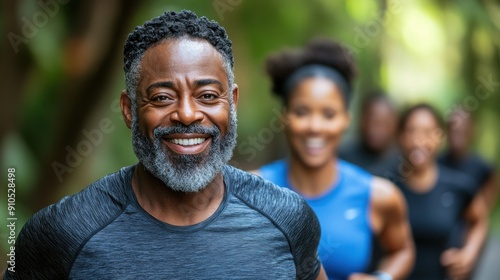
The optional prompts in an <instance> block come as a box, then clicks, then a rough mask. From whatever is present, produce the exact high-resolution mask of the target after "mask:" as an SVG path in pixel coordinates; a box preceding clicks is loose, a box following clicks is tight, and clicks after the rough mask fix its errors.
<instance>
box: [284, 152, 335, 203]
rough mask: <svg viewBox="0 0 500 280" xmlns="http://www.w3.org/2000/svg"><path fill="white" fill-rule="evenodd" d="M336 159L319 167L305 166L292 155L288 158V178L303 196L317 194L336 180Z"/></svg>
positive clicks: (321, 192)
mask: <svg viewBox="0 0 500 280" xmlns="http://www.w3.org/2000/svg"><path fill="white" fill-rule="evenodd" d="M336 165H337V160H336V159H335V158H334V157H332V160H330V161H328V162H327V163H326V164H324V165H322V166H319V167H309V166H306V165H305V164H304V163H303V162H302V161H301V160H299V159H298V158H296V157H294V156H292V158H291V160H290V170H289V175H288V176H289V177H288V178H289V180H290V183H291V184H292V185H293V187H294V188H295V189H296V190H297V191H298V192H300V193H301V194H303V195H305V196H318V195H321V194H323V193H324V192H325V191H326V190H328V189H329V188H330V187H331V186H332V184H333V183H335V181H336V180H337V173H338V172H337V168H336Z"/></svg>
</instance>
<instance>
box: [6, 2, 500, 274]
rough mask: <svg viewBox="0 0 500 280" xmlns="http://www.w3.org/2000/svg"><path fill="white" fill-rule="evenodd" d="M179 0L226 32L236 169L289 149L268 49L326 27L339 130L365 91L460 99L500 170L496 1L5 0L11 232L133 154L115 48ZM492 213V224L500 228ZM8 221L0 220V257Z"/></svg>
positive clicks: (482, 147)
mask: <svg viewBox="0 0 500 280" xmlns="http://www.w3.org/2000/svg"><path fill="white" fill-rule="evenodd" d="M182 9H190V10H193V11H195V12H196V13H197V14H198V15H200V16H201V15H204V16H207V17H208V18H210V19H214V20H216V21H218V22H220V23H221V24H222V25H223V26H224V27H225V28H226V30H227V32H228V33H229V37H230V38H231V40H232V41H233V50H234V55H235V71H236V82H237V83H238V84H239V86H240V102H239V106H238V117H239V126H238V133H239V144H238V147H237V148H236V151H235V155H234V160H233V161H232V164H234V165H236V166H239V167H241V168H243V169H251V168H256V167H258V166H259V165H261V164H263V163H265V162H267V161H269V160H272V159H275V158H277V157H281V156H283V155H284V154H285V153H286V145H285V144H284V143H285V142H284V138H283V135H282V132H281V131H277V130H272V129H270V128H271V122H272V121H273V120H276V118H278V114H277V112H279V110H280V103H279V101H278V100H277V99H275V98H274V97H272V96H271V94H270V85H269V81H268V80H267V78H266V76H265V75H264V71H263V70H264V67H263V61H264V59H265V57H266V56H267V55H268V54H269V53H270V52H273V51H277V50H279V49H281V48H283V47H292V48H293V47H300V46H301V45H303V44H304V43H305V42H306V41H308V40H309V39H310V38H312V37H315V36H327V37H331V38H334V39H336V40H338V41H340V42H343V44H345V46H346V47H348V48H349V49H350V50H351V51H352V53H353V55H354V56H355V58H356V61H357V64H358V66H359V78H358V80H357V83H356V87H355V94H356V96H355V100H354V102H353V104H352V112H353V117H354V122H353V123H352V125H351V130H350V132H349V133H348V135H347V136H346V139H350V138H351V137H354V136H355V132H356V116H357V115H358V107H359V100H360V98H361V97H362V96H363V94H365V93H366V92H367V91H369V90H372V89H384V90H386V91H387V92H388V93H389V94H390V95H391V96H392V97H393V98H394V100H396V102H397V103H398V104H400V105H405V104H409V103H413V102H419V101H427V102H430V103H432V104H433V105H435V106H436V107H437V108H438V109H439V110H441V112H442V114H443V118H445V117H446V115H447V113H448V112H449V111H450V109H452V108H453V107H455V106H463V107H464V108H465V109H466V110H467V111H469V112H471V113H473V114H474V115H475V116H476V119H477V124H478V125H477V129H476V132H477V133H476V135H475V136H476V141H475V145H474V149H475V150H476V151H477V152H479V153H480V154H481V155H483V156H484V157H485V158H486V159H487V160H489V161H490V162H492V163H496V166H497V167H498V163H499V162H500V145H498V144H497V143H498V140H497V139H499V138H500V129H499V128H500V125H499V123H498V120H499V119H500V94H499V93H500V75H499V72H500V4H499V2H498V1H496V0H495V1H494V0H482V1H470V0H456V1H445V0H439V1H438V0H422V1H420V0H419V1H417V0H386V1H376V0H345V1H331V0H310V1H299V0H289V1H278V0H210V1H195V0H177V1H167V0H145V1H133V0H123V1H121V0H110V1H98V0H89V1H71V0H70V1H68V0H59V1H57V0H48V1H47V0H44V1H41V2H38V1H28V0H19V1H2V4H1V13H2V17H1V19H2V21H1V23H0V30H1V31H2V37H1V41H2V45H1V63H0V64H1V72H0V79H1V80H0V86H1V101H0V107H1V109H0V114H1V119H2V122H1V127H0V141H1V142H0V144H1V146H0V148H1V154H0V160H1V167H2V168H1V169H0V170H1V172H0V174H1V175H0V176H1V178H2V182H3V183H2V184H3V186H2V187H1V188H2V191H1V193H2V195H1V196H0V219H1V220H2V221H6V216H7V205H6V204H7V199H6V197H7V196H6V192H7V191H6V185H7V183H6V179H5V178H6V175H7V168H9V167H14V168H16V173H15V174H16V185H17V188H16V191H17V192H16V195H17V196H16V199H17V200H16V217H17V218H18V221H17V230H18V231H19V230H20V229H21V226H22V224H23V223H24V222H25V221H26V220H27V218H28V217H29V216H30V215H31V214H32V213H34V211H36V210H38V209H40V208H41V207H44V206H46V205H48V204H51V203H54V202H56V201H57V200H59V199H60V198H61V197H63V196H65V195H68V194H72V193H75V192H78V191H79V190H80V189H82V188H84V187H85V186H87V185H88V184H90V183H92V182H93V181H95V180H97V179H98V178H100V177H102V176H104V175H105V174H108V173H111V172H114V171H116V170H117V169H119V168H121V167H123V166H125V165H130V164H134V163H135V162H136V158H135V156H134V154H133V152H132V148H131V139H130V131H129V130H128V129H127V128H126V126H125V125H124V124H123V121H122V119H121V115H120V111H119V106H118V103H117V101H118V98H119V94H120V92H121V90H122V89H123V88H124V79H123V70H122V67H123V65H122V47H123V43H124V41H125V38H126V36H127V34H128V32H130V31H131V30H132V29H133V28H134V27H135V26H136V25H138V24H142V23H143V22H144V21H145V20H147V19H149V18H151V17H154V16H157V15H159V14H160V13H162V12H164V11H166V10H176V11H179V10H182ZM75 153H76V154H75ZM498 212H499V211H498V207H497V210H496V211H495V213H494V214H493V217H492V221H493V222H494V223H493V225H492V232H493V234H497V235H500V225H499V224H498V221H499V220H500V219H499V218H500V215H499V213H498ZM7 230H8V229H7V228H6V227H5V226H1V227H0V252H1V254H0V260H1V261H2V263H4V260H6V255H5V254H4V251H6V249H7V246H8V244H7V239H6V238H7V235H8V232H7ZM0 269H2V267H1V266H0Z"/></svg>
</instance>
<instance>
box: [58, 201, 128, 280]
mask: <svg viewBox="0 0 500 280" xmlns="http://www.w3.org/2000/svg"><path fill="white" fill-rule="evenodd" d="M130 204H131V202H128V203H127V204H125V205H124V206H123V209H121V210H120V211H117V212H116V214H115V215H113V216H111V217H110V218H109V220H108V221H107V222H106V223H103V224H102V225H101V226H100V227H98V228H96V229H95V230H93V231H92V232H91V233H90V234H89V235H88V236H87V237H86V238H85V239H84V240H83V241H82V242H81V244H80V246H78V249H77V250H76V252H75V254H74V256H73V260H71V265H70V266H69V269H68V274H67V275H66V278H68V279H69V276H70V274H71V271H72V270H73V266H74V265H75V262H76V259H77V258H78V256H79V255H80V252H81V250H82V249H83V247H85V245H87V243H88V241H89V240H90V239H91V238H92V237H94V235H96V234H97V233H98V232H100V231H101V230H103V229H104V228H105V227H107V226H108V225H110V224H111V223H112V222H113V221H114V220H116V218H118V217H119V216H120V215H121V214H122V213H123V212H124V211H125V209H127V207H128V206H129V205H130Z"/></svg>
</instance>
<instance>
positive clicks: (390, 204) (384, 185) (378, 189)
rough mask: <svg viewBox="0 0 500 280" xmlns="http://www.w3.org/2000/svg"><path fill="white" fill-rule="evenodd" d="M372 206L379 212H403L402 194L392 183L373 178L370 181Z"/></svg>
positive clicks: (404, 206) (380, 178) (403, 201)
mask: <svg viewBox="0 0 500 280" xmlns="http://www.w3.org/2000/svg"><path fill="white" fill-rule="evenodd" d="M371 203H372V206H373V207H374V208H375V209H377V210H380V211H383V212H385V211H389V212H394V211H397V212H400V211H405V208H406V205H405V200H404V197H403V194H402V193H401V191H400V190H399V189H398V187H396V186H395V185H394V184H393V183H392V182H390V181H389V180H387V179H384V178H382V177H376V176H375V177H374V178H373V181H372V195H371Z"/></svg>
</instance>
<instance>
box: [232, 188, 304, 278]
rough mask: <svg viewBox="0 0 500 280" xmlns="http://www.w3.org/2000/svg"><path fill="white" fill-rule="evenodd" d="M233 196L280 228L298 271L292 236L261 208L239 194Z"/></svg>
mask: <svg viewBox="0 0 500 280" xmlns="http://www.w3.org/2000/svg"><path fill="white" fill-rule="evenodd" d="M233 195H234V196H235V197H236V198H238V199H239V200H240V201H241V202H243V203H244V204H245V205H247V206H248V207H250V208H251V209H253V210H255V211H257V212H259V213H260V214H261V215H262V216H264V217H266V218H267V219H268V220H269V221H270V222H271V223H272V224H273V225H274V226H275V227H276V228H278V230H279V231H281V233H282V234H283V235H284V236H285V238H286V241H287V243H288V247H289V248H290V253H291V254H292V257H293V263H294V265H295V270H297V267H298V266H297V260H296V258H295V250H294V249H293V246H292V242H291V240H290V236H289V235H288V234H287V233H286V232H285V230H284V229H283V228H282V227H281V226H280V225H278V223H277V222H276V221H275V220H274V219H272V218H271V217H270V216H269V215H268V214H266V213H264V212H263V211H262V210H260V209H259V208H257V207H256V206H254V205H252V204H250V203H249V202H248V201H246V200H245V199H243V198H242V197H241V196H240V195H238V194H235V193H233Z"/></svg>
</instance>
